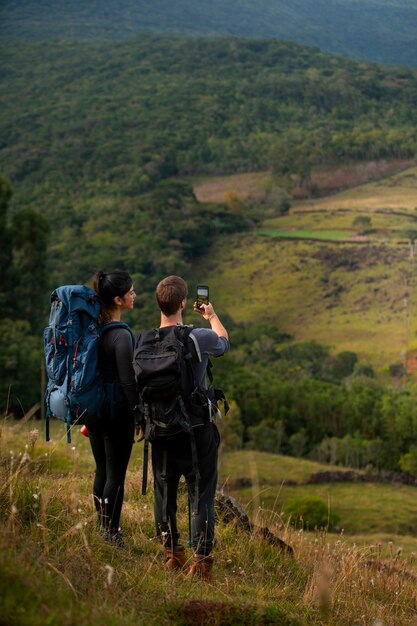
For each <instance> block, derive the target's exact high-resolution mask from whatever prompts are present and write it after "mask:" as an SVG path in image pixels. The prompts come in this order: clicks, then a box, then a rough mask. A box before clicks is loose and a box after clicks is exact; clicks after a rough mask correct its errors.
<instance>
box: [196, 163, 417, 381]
mask: <svg viewBox="0 0 417 626" xmlns="http://www.w3.org/2000/svg"><path fill="white" fill-rule="evenodd" d="M217 185H218V182H217ZM235 191H236V192H237V193H239V187H236V189H235ZM416 193H417V170H416V169H411V170H408V171H407V172H403V173H400V174H397V175H395V176H392V177H389V178H386V179H384V180H381V181H378V182H374V183H369V184H367V185H363V186H361V187H357V188H355V189H351V190H349V191H345V192H343V193H339V194H336V195H333V196H330V197H328V198H322V199H318V200H314V201H305V202H302V203H298V204H296V205H294V206H293V207H292V208H291V210H290V212H289V214H288V215H286V216H282V217H276V218H274V219H270V220H267V221H266V222H265V223H264V227H263V228H262V229H260V230H259V231H258V232H254V233H251V234H243V235H242V234H239V235H233V236H229V237H227V239H224V238H222V239H221V240H219V241H218V242H217V244H216V245H215V246H214V247H212V249H211V250H210V252H209V254H208V255H207V257H203V258H202V259H201V261H200V262H199V263H198V264H197V265H196V266H195V268H194V271H195V275H196V276H197V277H198V280H200V281H201V282H205V283H208V284H209V285H210V287H211V294H212V298H213V301H214V302H218V306H219V308H220V309H221V310H222V311H225V312H227V313H228V314H229V315H230V316H231V317H232V318H233V320H235V321H236V322H240V323H247V324H250V323H252V324H262V323H270V324H272V325H274V326H277V327H278V328H280V329H281V330H283V331H285V332H287V333H290V334H291V335H293V336H294V338H295V339H296V340H297V341H307V340H312V339H313V340H316V341H318V342H320V343H322V344H325V345H327V346H329V347H330V348H331V349H333V350H334V351H335V352H336V351H353V352H355V353H357V354H358V355H359V356H360V358H361V359H362V360H364V361H366V362H369V363H371V364H372V365H373V366H374V367H376V368H378V369H379V371H380V372H381V371H387V369H388V367H389V366H390V365H393V364H394V363H397V364H398V363H400V364H403V365H404V364H405V363H406V357H407V354H408V356H409V359H408V360H410V358H411V357H412V356H413V355H414V354H415V351H416V349H417V341H416V339H415V338H416V322H415V321H414V318H415V315H414V310H415V306H416V295H417V293H416V289H415V250H414V249H413V246H411V245H410V240H409V239H407V237H411V238H414V237H415V236H417V228H416V226H417V222H416V212H415V197H416ZM358 218H360V219H362V220H363V219H366V218H367V220H368V229H369V234H368V235H367V236H360V235H359V236H358V231H357V227H355V226H354V224H355V223H357V221H356V222H355V220H357V219H358ZM341 235H344V236H343V237H341ZM320 239H321V240H320ZM407 365H409V363H407Z"/></svg>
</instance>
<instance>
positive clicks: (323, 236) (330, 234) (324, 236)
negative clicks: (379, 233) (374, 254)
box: [257, 228, 355, 241]
mask: <svg viewBox="0 0 417 626" xmlns="http://www.w3.org/2000/svg"><path fill="white" fill-rule="evenodd" d="M257 233H258V234H259V235H269V236H271V237H282V238H284V239H319V240H323V241H338V240H340V241H345V240H346V239H350V238H353V237H355V233H349V232H346V231H338V230H305V229H304V230H297V229H294V230H292V229H289V228H287V229H282V230H274V229H272V228H261V229H260V230H258V231H257Z"/></svg>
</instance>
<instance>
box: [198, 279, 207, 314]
mask: <svg viewBox="0 0 417 626" xmlns="http://www.w3.org/2000/svg"><path fill="white" fill-rule="evenodd" d="M209 302H210V298H209V288H208V285H197V296H196V304H197V309H200V311H201V310H202V307H201V305H202V304H209Z"/></svg>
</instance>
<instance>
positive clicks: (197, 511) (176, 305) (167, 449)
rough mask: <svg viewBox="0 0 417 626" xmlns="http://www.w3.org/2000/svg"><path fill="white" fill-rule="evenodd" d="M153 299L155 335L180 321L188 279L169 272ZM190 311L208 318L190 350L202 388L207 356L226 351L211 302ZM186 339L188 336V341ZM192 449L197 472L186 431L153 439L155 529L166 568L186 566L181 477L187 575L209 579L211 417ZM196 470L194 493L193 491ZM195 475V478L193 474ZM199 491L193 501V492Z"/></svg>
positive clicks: (214, 434)
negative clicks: (187, 507) (181, 490)
mask: <svg viewBox="0 0 417 626" xmlns="http://www.w3.org/2000/svg"><path fill="white" fill-rule="evenodd" d="M156 299H157V302H158V306H159V308H160V312H161V323H160V333H161V334H162V335H163V333H164V329H165V328H168V327H172V326H177V325H178V324H180V325H181V324H183V319H182V316H183V311H184V310H185V306H186V301H187V283H186V282H185V281H184V280H183V279H182V278H180V277H179V276H168V277H167V278H165V279H164V280H162V281H161V282H160V283H159V284H158V286H157V288H156ZM194 311H195V312H196V313H199V314H200V315H201V316H202V317H203V318H204V319H205V320H207V321H208V322H210V325H211V329H208V328H195V329H193V331H192V332H193V335H194V337H195V338H196V339H197V342H198V346H199V349H200V353H201V361H199V358H198V355H197V350H195V349H194V350H193V351H192V360H191V364H192V368H193V371H194V375H195V379H196V383H197V384H198V385H199V386H200V387H201V388H203V389H206V388H207V383H206V368H207V362H208V358H209V356H221V355H222V354H224V353H225V352H227V351H228V349H229V340H228V334H227V331H226V329H225V327H224V326H223V324H222V323H221V321H220V319H219V317H218V315H217V314H216V313H215V311H214V308H213V306H212V305H211V304H207V305H204V304H203V305H201V308H200V309H198V308H197V305H196V303H194ZM188 341H189V342H190V341H191V340H190V339H189V340H188ZM193 435H194V438H195V449H196V452H197V455H196V462H197V466H198V471H197V472H196V467H195V464H194V463H193V450H192V442H191V437H190V434H189V433H187V432H185V431H182V432H179V433H177V434H175V435H174V436H172V437H166V438H158V437H156V438H155V439H154V441H153V442H152V467H153V474H154V489H155V502H154V514H155V524H156V528H157V533H158V535H159V536H160V537H161V540H162V542H163V545H164V547H165V556H166V567H167V568H168V569H182V568H184V566H185V565H186V557H185V551H184V547H183V546H182V545H181V544H180V543H179V537H180V535H179V532H178V528H177V520H176V512H177V491H178V484H179V480H180V478H181V476H184V477H185V479H186V482H187V486H188V493H189V496H190V500H191V503H192V505H193V517H192V527H191V533H192V547H193V551H194V557H193V562H192V564H191V566H190V569H189V576H194V575H196V576H198V577H200V578H203V579H204V580H210V579H211V570H212V565H213V558H212V557H211V556H210V554H211V551H212V548H213V539H214V496H215V492H216V486H217V451H218V446H219V442H220V436H219V433H218V430H217V427H216V425H215V424H214V422H213V421H211V420H209V419H207V420H206V421H205V422H204V425H202V426H199V427H197V428H194V429H193ZM196 474H197V483H198V484H197V491H196ZM198 474H199V478H198ZM196 493H198V502H195V494H196Z"/></svg>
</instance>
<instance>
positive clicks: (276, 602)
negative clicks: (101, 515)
mask: <svg viewBox="0 0 417 626" xmlns="http://www.w3.org/2000/svg"><path fill="white" fill-rule="evenodd" d="M38 426H39V423H38V422H27V423H23V422H20V423H14V424H13V425H11V424H10V423H8V422H4V421H3V422H2V423H1V430H0V433H1V439H0V441H1V449H0V458H1V463H0V472H1V485H2V486H1V487H0V498H1V509H0V527H1V533H0V546H1V550H0V555H1V556H0V590H1V593H0V598H1V599H0V609H1V615H2V620H3V621H4V623H7V624H8V625H10V626H29V625H30V626H38V625H39V626H40V625H41V624H44V623H46V622H47V623H48V624H51V625H52V626H55V625H58V624H60V625H62V624H63V625H64V626H72V625H73V624H80V625H81V626H87V625H88V626H96V625H97V626H99V625H100V626H101V625H102V624H103V623H105V624H120V625H122V626H128V625H130V624H132V625H133V624H136V625H138V624H139V625H141V624H143V625H145V624H146V625H148V624H155V625H156V624H158V625H159V624H166V625H168V624H177V625H178V626H180V625H181V626H185V625H187V626H188V625H189V626H191V625H194V624H197V623H204V624H207V625H208V626H211V625H213V626H214V625H217V626H231V625H232V624H233V625H235V624H240V623H242V624H253V625H255V624H257V625H259V624H260V625H265V626H266V625H268V624H280V625H282V626H324V625H325V624H337V625H338V626H351V625H352V623H355V624H372V623H375V621H376V620H381V621H383V623H384V624H387V625H389V626H394V625H395V626H397V625H398V624H401V626H411V625H412V624H414V623H415V615H416V611H417V605H416V599H415V576H416V569H415V564H414V557H413V555H412V554H410V553H411V551H412V549H413V541H414V545H415V539H414V540H412V539H411V538H407V537H406V536H402V537H396V536H395V535H394V534H393V535H391V536H390V539H391V541H390V542H389V541H388V537H387V536H386V535H383V534H382V530H383V529H384V523H385V521H384V519H383V518H384V517H385V506H384V515H380V525H379V526H378V524H374V525H373V527H372V530H375V531H379V532H378V533H377V534H370V535H368V539H366V538H365V537H363V536H362V537H361V538H360V542H361V543H360V545H359V544H358V545H356V546H355V545H353V544H352V541H353V539H348V538H345V537H344V536H343V535H341V534H335V535H333V536H331V535H329V534H326V533H325V532H316V533H311V534H310V533H307V532H302V531H294V530H292V529H291V527H289V526H288V525H285V524H284V525H283V523H282V519H281V518H280V517H279V516H278V514H277V513H272V512H271V511H265V510H264V511H260V510H258V511H257V513H256V516H255V518H254V519H255V521H257V522H258V523H260V522H262V523H263V524H265V523H267V524H268V525H269V527H270V529H271V530H272V531H273V532H274V533H276V534H277V535H278V536H280V537H281V538H283V539H285V540H286V541H288V542H290V543H291V545H292V546H293V548H294V550H295V558H291V557H290V556H286V555H284V554H283V553H281V552H280V551H279V550H278V549H277V547H275V546H272V545H270V544H268V543H267V542H266V541H265V540H264V539H262V538H261V537H260V536H259V535H257V534H256V533H254V534H251V535H246V534H245V533H244V532H243V531H242V530H240V529H239V527H238V526H237V525H236V524H235V523H233V522H232V523H226V522H225V521H224V520H223V521H222V520H219V522H218V525H217V545H216V549H215V568H214V572H215V578H214V581H213V583H212V584H210V585H208V584H201V583H199V582H198V581H189V580H187V579H186V577H185V576H184V575H183V574H182V573H177V574H175V573H174V574H169V573H167V572H165V571H164V570H163V567H162V554H161V549H160V547H159V545H158V543H157V542H156V541H155V538H154V528H153V522H152V489H151V487H150V488H149V491H148V494H147V496H146V497H145V498H144V497H142V496H140V495H139V485H140V481H141V456H142V445H139V444H136V445H138V446H139V447H136V445H135V447H134V451H133V457H132V462H131V464H130V467H129V470H128V476H127V482H126V497H125V506H124V510H123V514H122V515H123V527H124V530H125V535H126V540H127V542H128V547H127V549H126V550H124V551H120V550H119V549H117V548H115V547H114V546H109V545H107V544H105V543H103V540H102V539H101V538H100V536H99V535H98V533H97V531H96V527H95V514H94V512H93V505H92V500H91V496H90V489H91V478H92V470H93V464H92V459H91V453H90V452H89V450H88V442H87V440H86V439H85V438H83V437H82V436H81V435H78V434H77V433H74V439H73V444H72V445H71V446H68V445H67V444H66V443H64V440H65V434H64V427H63V426H62V425H61V424H53V430H52V441H51V443H50V444H48V445H47V444H45V443H44V442H42V434H40V435H39V433H38V432H37V430H36V428H34V427H38ZM248 467H250V468H253V469H254V474H257V475H258V476H259V486H258V485H256V486H255V485H254V487H253V489H252V496H251V499H252V500H253V501H256V498H258V501H259V502H260V501H261V500H262V499H263V497H264V494H263V493H262V490H263V488H264V482H265V481H267V482H268V485H269V488H270V489H271V488H272V489H275V490H276V491H277V496H278V497H280V495H279V492H280V486H279V483H280V482H281V480H285V479H286V478H287V477H288V476H290V477H291V478H294V476H296V477H297V478H299V479H303V478H304V477H307V475H308V473H309V472H310V471H311V470H312V469H316V468H317V467H318V466H317V465H314V464H308V463H306V462H303V461H296V460H294V459H288V458H286V457H277V456H273V455H262V454H259V453H248V452H240V453H235V454H226V455H225V456H224V457H223V461H222V470H221V471H222V476H223V479H225V477H226V476H228V477H229V478H235V477H236V478H237V477H238V476H243V475H247V468H248ZM352 488H353V487H352ZM356 489H357V492H356V497H357V502H356V506H354V507H353V508H354V511H353V512H352V513H351V516H353V515H355V516H356V518H357V519H359V518H362V519H365V517H366V513H367V511H366V510H365V507H367V508H372V507H375V509H377V508H379V507H380V504H379V503H378V501H377V500H376V498H375V497H374V494H372V493H370V492H366V493H365V492H363V491H362V490H361V487H360V486H357V487H356ZM384 489H385V487H384ZM361 494H362V495H361ZM402 495H403V502H402V504H403V505H404V510H405V511H406V513H405V515H407V514H408V515H410V516H411V511H410V513H407V510H408V503H409V502H410V503H411V501H412V499H414V491H413V490H410V492H409V493H408V492H406V491H405V492H404V493H403V494H402ZM391 497H392V496H391V492H390V491H389V488H386V491H385V504H386V502H387V501H389V500H390V499H391ZM360 498H362V507H360V506H358V503H359V500H360ZM352 501H353V500H352ZM332 504H333V505H334V506H340V507H341V508H343V509H344V510H345V509H347V506H346V504H347V503H346V502H345V501H344V500H338V499H337V497H334V496H333V495H332ZM410 509H411V506H410ZM276 510H279V509H276ZM380 511H382V508H380ZM390 517H391V512H390V511H388V512H387V519H390ZM179 522H180V528H181V531H182V532H183V536H184V538H186V536H187V511H186V497H185V493H181V494H180V509H179ZM243 545H244V546H245V549H244V550H243V549H242V546H243ZM403 547H405V548H406V554H404V551H402V549H401V548H403ZM393 598H395V601H393Z"/></svg>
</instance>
